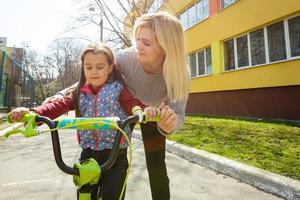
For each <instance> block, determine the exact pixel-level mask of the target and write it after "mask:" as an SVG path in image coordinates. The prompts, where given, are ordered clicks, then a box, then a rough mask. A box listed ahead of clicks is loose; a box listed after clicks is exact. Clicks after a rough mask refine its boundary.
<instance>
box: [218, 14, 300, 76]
mask: <svg viewBox="0 0 300 200" xmlns="http://www.w3.org/2000/svg"><path fill="white" fill-rule="evenodd" d="M223 53H224V68H225V71H229V70H233V69H238V68H242V67H247V66H255V65H261V64H268V63H272V62H277V61H282V60H288V59H292V58H295V57H297V58H298V57H299V58H300V16H296V17H293V18H290V19H286V20H283V21H280V22H277V23H274V24H271V25H268V26H266V27H263V28H261V29H258V30H255V31H252V32H250V33H247V34H246V35H244V36H241V37H237V38H233V39H230V40H227V41H225V42H224V43H223Z"/></svg>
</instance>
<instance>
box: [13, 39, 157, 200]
mask: <svg viewBox="0 0 300 200" xmlns="http://www.w3.org/2000/svg"><path fill="white" fill-rule="evenodd" d="M81 62H82V67H81V75H80V80H79V84H78V85H77V87H76V89H75V90H74V91H73V92H72V93H71V94H70V95H69V97H68V96H66V97H64V98H63V99H62V100H60V101H57V102H54V103H47V104H43V105H42V106H40V107H37V108H34V109H32V111H33V112H36V113H38V114H39V115H43V116H47V117H50V118H51V119H54V118H56V117H58V116H60V115H62V114H63V113H65V112H67V111H70V110H74V109H75V110H76V116H80V117H113V116H118V117H120V118H121V119H122V118H126V117H127V116H128V115H132V111H131V110H132V108H133V107H134V106H136V105H138V106H140V107H141V108H142V109H145V105H143V104H142V103H141V102H140V101H139V100H137V99H136V98H134V97H133V96H132V94H131V93H130V92H129V91H128V90H127V89H126V88H125V86H124V83H123V81H122V79H121V76H120V75H119V74H118V73H117V71H116V69H115V67H114V56H113V54H112V51H111V49H110V48H109V47H108V46H106V45H104V44H91V45H89V46H88V47H87V48H86V49H85V50H84V51H83V53H82V56H81ZM70 96H71V97H70ZM155 110H156V109H155V108H151V107H147V108H146V109H145V112H146V113H147V115H148V117H150V118H151V117H153V116H154V113H155ZM28 112H29V109H27V108H24V107H21V108H16V109H14V110H13V111H12V112H11V120H12V121H18V120H20V119H21V117H22V116H23V115H24V114H25V113H28ZM126 132H128V130H127V131H126ZM129 132H130V131H129ZM115 134H116V131H111V130H108V131H102V130H101V131H100V130H81V131H78V140H79V144H80V146H81V147H82V152H81V157H80V160H85V159H88V158H94V159H95V160H97V162H98V163H99V165H101V164H103V163H104V162H105V161H106V160H107V157H108V155H109V151H110V149H111V148H112V145H113V141H114V136H115ZM129 137H130V135H129ZM127 146H128V144H127V142H126V141H124V139H122V140H121V145H120V151H119V155H118V157H117V159H116V162H115V164H114V165H113V167H112V168H111V169H110V170H109V171H108V172H106V173H104V174H102V199H103V200H114V199H119V196H120V193H121V190H122V186H123V183H124V179H125V176H126V172H127V168H128V161H127ZM85 189H88V190H89V189H92V199H96V196H97V193H98V187H97V186H96V185H94V186H91V188H85ZM123 198H124V196H123Z"/></svg>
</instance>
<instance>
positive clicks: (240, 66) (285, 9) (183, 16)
mask: <svg viewBox="0 0 300 200" xmlns="http://www.w3.org/2000/svg"><path fill="white" fill-rule="evenodd" d="M151 7H152V8H151V9H150V11H149V12H157V11H168V12H170V13H172V14H174V15H176V16H178V18H179V19H180V21H181V22H182V25H183V26H184V29H185V36H186V41H187V51H188V54H189V65H190V68H191V92H190V96H189V100H188V105H187V112H188V113H199V114H209V115H228V116H243V117H261V118H274V119H289V120H299V119H300V1H299V0H285V1H282V0H273V1H270V0H180V1H179V0H165V1H163V0H154V1H153V3H152V4H151Z"/></svg>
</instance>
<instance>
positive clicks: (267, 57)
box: [222, 13, 300, 72]
mask: <svg viewBox="0 0 300 200" xmlns="http://www.w3.org/2000/svg"><path fill="white" fill-rule="evenodd" d="M298 16H300V13H298V14H295V15H292V16H289V17H287V18H284V19H281V20H277V21H275V22H272V23H269V24H267V25H265V26H263V27H258V28H257V29H255V30H252V31H250V32H247V33H246V34H241V35H238V36H235V37H234V38H229V39H226V40H224V41H223V48H222V51H223V55H224V58H223V62H224V66H223V72H231V71H236V70H243V69H248V68H253V67H259V66H264V65H269V64H275V63H280V62H286V61H289V60H295V59H300V55H299V56H291V45H290V32H289V24H288V20H290V19H293V18H295V17H298ZM282 21H283V25H284V41H285V50H286V59H282V60H277V61H273V62H272V61H270V51H269V38H268V30H267V27H268V26H270V25H273V24H276V23H278V22H282ZM259 29H263V34H264V46H265V49H264V51H265V61H266V62H265V63H262V64H257V65H252V59H251V58H252V54H251V39H250V33H252V32H254V31H257V30H259ZM245 35H247V47H248V63H249V66H244V67H238V61H237V59H238V57H237V42H236V40H237V38H240V37H243V36H245ZM229 40H233V43H234V61H235V62H234V65H235V66H234V68H233V69H230V70H226V68H225V60H226V58H225V51H224V44H225V42H227V41H229Z"/></svg>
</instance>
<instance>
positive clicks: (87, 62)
mask: <svg viewBox="0 0 300 200" xmlns="http://www.w3.org/2000/svg"><path fill="white" fill-rule="evenodd" d="M83 68H84V74H85V78H86V81H87V82H88V83H89V84H91V86H92V87H93V88H94V89H95V88H98V87H100V86H102V85H103V84H104V83H105V82H106V81H107V79H108V76H109V74H110V73H111V71H112V68H113V66H112V65H109V64H108V62H107V59H106V56H105V54H104V53H97V54H95V53H93V52H87V53H86V54H85V56H84V60H83Z"/></svg>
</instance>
